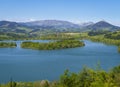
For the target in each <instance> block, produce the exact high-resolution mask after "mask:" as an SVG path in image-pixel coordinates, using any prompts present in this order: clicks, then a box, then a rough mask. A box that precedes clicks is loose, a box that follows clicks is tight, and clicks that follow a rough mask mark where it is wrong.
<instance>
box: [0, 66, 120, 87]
mask: <svg viewBox="0 0 120 87" xmlns="http://www.w3.org/2000/svg"><path fill="white" fill-rule="evenodd" d="M0 87H120V66H116V67H114V68H113V69H111V70H110V71H107V72H106V71H104V70H102V69H101V67H100V66H99V65H98V66H97V67H96V69H91V68H88V67H84V68H83V69H82V70H81V71H80V72H79V73H74V72H70V71H69V70H65V71H64V73H63V74H62V75H61V76H60V78H59V80H56V81H48V80H41V81H35V82H15V81H13V80H12V79H11V80H10V82H8V83H6V84H0Z"/></svg>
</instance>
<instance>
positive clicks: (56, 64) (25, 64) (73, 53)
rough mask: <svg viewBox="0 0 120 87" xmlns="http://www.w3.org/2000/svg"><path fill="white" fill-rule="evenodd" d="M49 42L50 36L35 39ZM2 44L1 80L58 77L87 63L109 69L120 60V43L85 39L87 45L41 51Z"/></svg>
mask: <svg viewBox="0 0 120 87" xmlns="http://www.w3.org/2000/svg"><path fill="white" fill-rule="evenodd" d="M34 41H39V42H49V41H47V40H34ZM15 42H16V43H17V45H18V46H17V47H16V48H0V83H5V82H8V81H10V78H12V79H13V80H14V81H38V80H43V79H44V80H45V79H47V80H50V81H52V80H57V79H59V76H60V75H61V74H63V72H64V70H66V69H69V70H70V71H72V72H79V71H80V70H81V69H82V67H83V66H88V67H90V68H95V67H96V65H97V62H100V64H101V67H102V68H103V69H104V70H106V71H108V70H109V69H111V68H113V67H114V66H117V65H119V64H120V53H118V51H117V47H116V46H113V45H105V44H103V43H97V42H91V41H88V40H84V42H85V44H86V45H85V46H84V47H78V48H70V49H61V50H52V51H41V50H31V49H22V48H20V43H21V42H22V41H15Z"/></svg>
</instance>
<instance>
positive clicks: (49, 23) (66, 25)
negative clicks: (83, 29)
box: [25, 20, 80, 29]
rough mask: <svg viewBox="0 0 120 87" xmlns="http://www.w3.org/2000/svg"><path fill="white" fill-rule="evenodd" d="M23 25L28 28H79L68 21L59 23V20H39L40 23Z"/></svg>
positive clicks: (34, 22)
mask: <svg viewBox="0 0 120 87" xmlns="http://www.w3.org/2000/svg"><path fill="white" fill-rule="evenodd" d="M25 24H26V25H28V26H39V27H40V26H41V27H51V28H57V29H66V28H69V29H70V28H80V26H79V25H77V24H74V23H72V22H68V21H61V20H41V21H33V22H27V23H25Z"/></svg>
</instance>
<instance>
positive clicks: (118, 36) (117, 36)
mask: <svg viewBox="0 0 120 87" xmlns="http://www.w3.org/2000/svg"><path fill="white" fill-rule="evenodd" d="M104 37H105V38H109V39H114V40H120V32H111V33H107V34H105V35H104Z"/></svg>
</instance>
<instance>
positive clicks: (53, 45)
mask: <svg viewBox="0 0 120 87" xmlns="http://www.w3.org/2000/svg"><path fill="white" fill-rule="evenodd" d="M84 45H85V44H84V43H83V42H81V41H79V40H60V41H55V42H49V43H39V42H22V43H21V47H22V48H29V49H37V50H55V49H64V48H75V47H82V46H84Z"/></svg>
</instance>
